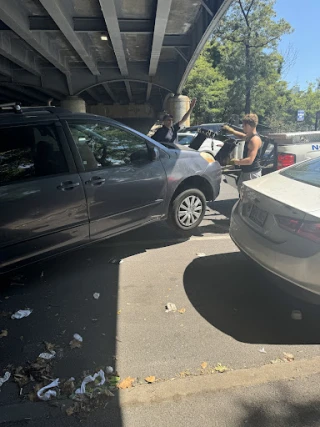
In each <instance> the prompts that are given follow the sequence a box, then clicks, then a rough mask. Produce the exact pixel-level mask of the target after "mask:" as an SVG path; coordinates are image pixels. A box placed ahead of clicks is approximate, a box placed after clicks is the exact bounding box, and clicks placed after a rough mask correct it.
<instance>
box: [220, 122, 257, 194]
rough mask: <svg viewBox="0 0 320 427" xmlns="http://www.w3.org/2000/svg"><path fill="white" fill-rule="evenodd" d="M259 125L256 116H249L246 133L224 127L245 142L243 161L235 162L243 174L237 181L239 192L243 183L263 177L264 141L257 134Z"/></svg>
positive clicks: (245, 128) (235, 160)
mask: <svg viewBox="0 0 320 427" xmlns="http://www.w3.org/2000/svg"><path fill="white" fill-rule="evenodd" d="M257 125H258V116H257V115H256V114H247V115H246V116H245V117H244V119H243V130H244V133H242V132H237V131H236V130H234V129H232V127H230V126H227V125H225V126H224V127H223V128H224V129H225V130H227V131H228V132H230V133H232V134H233V135H235V136H236V137H237V138H243V139H244V140H245V144H244V148H243V159H240V160H237V159H234V161H233V163H234V164H235V165H238V166H240V168H241V174H240V176H239V179H238V181H237V184H238V189H239V192H240V188H241V185H242V183H243V182H245V181H249V180H251V179H256V178H260V176H261V172H262V168H261V164H260V161H261V147H262V141H261V138H260V136H259V135H258V133H257Z"/></svg>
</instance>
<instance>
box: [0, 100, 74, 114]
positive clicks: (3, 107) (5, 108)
mask: <svg viewBox="0 0 320 427" xmlns="http://www.w3.org/2000/svg"><path fill="white" fill-rule="evenodd" d="M36 111H47V112H48V113H51V114H59V113H60V114H61V113H70V111H69V110H66V109H65V108H60V107H53V106H45V105H39V106H30V107H29V106H26V107H21V104H20V103H18V102H7V103H5V104H0V114H1V113H7V114H8V113H15V114H23V113H24V112H26V113H27V112H36Z"/></svg>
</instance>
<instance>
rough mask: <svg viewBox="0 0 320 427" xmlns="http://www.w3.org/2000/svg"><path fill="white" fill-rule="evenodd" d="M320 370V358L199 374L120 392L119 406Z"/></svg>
mask: <svg viewBox="0 0 320 427" xmlns="http://www.w3.org/2000/svg"><path fill="white" fill-rule="evenodd" d="M319 373H320V357H319V356H317V357H315V358H313V359H304V360H298V361H294V362H281V363H279V364H270V365H264V366H261V367H258V368H249V369H239V370H236V371H229V372H225V373H223V374H219V373H215V374H210V375H199V376H195V377H187V378H178V379H175V380H171V381H165V382H158V383H153V384H149V385H142V386H138V387H134V388H132V389H128V390H121V392H120V393H119V405H120V407H124V406H137V405H146V404H148V405H150V404H153V403H161V402H164V401H168V400H171V401H172V400H179V399H183V398H185V397H190V396H192V395H195V394H199V393H218V392H220V391H223V390H228V389H229V390H231V389H235V388H239V387H252V386H256V385H263V384H267V383H272V382H279V381H286V380H294V379H300V378H305V377H308V376H311V375H315V374H319Z"/></svg>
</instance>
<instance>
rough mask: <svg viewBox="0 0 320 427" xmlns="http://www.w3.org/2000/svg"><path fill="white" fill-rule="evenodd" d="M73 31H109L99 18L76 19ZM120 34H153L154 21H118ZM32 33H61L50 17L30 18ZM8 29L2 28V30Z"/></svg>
mask: <svg viewBox="0 0 320 427" xmlns="http://www.w3.org/2000/svg"><path fill="white" fill-rule="evenodd" d="M72 21H73V26H72V27H73V30H74V32H76V33H97V32H99V33H103V32H105V31H107V25H106V22H105V20H104V18H100V17H99V16H90V17H89V16H88V17H74V18H72ZM118 23H119V29H120V33H143V34H151V33H153V29H154V20H153V19H118ZM29 25H30V30H31V31H59V26H58V25H57V24H56V22H55V21H54V20H53V19H52V18H51V17H50V16H38V15H35V16H29ZM2 29H3V30H6V29H8V28H7V27H3V28H2V27H1V22H0V30H2Z"/></svg>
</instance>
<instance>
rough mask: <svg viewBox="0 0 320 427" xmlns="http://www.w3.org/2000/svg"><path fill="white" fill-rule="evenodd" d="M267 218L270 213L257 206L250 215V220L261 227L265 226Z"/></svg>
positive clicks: (253, 207) (254, 206)
mask: <svg viewBox="0 0 320 427" xmlns="http://www.w3.org/2000/svg"><path fill="white" fill-rule="evenodd" d="M267 216H268V212H266V211H263V210H262V209H260V208H258V206H256V205H253V206H252V208H251V212H250V214H249V218H250V219H251V221H253V222H255V223H256V224H258V225H260V227H263V226H264V223H265V222H266V219H267Z"/></svg>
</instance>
